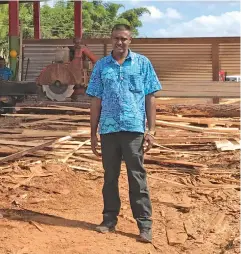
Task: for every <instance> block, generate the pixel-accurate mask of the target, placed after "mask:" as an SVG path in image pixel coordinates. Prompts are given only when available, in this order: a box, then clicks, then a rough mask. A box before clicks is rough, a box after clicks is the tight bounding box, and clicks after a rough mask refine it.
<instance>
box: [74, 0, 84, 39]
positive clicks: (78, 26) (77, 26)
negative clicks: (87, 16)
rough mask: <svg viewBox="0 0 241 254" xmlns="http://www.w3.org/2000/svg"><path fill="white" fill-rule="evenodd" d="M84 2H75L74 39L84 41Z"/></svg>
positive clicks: (77, 0)
mask: <svg viewBox="0 0 241 254" xmlns="http://www.w3.org/2000/svg"><path fill="white" fill-rule="evenodd" d="M82 33H83V31H82V1H79V0H76V1H75V2H74V37H75V38H80V39H82Z"/></svg>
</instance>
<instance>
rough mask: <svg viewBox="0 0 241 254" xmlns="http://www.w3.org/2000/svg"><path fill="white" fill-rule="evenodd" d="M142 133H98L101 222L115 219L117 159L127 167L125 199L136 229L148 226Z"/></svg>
mask: <svg viewBox="0 0 241 254" xmlns="http://www.w3.org/2000/svg"><path fill="white" fill-rule="evenodd" d="M143 139H144V135H143V134H142V133H135V132H117V133H110V134H103V135H101V150H102V162H103V167H104V170H105V175H104V186H103V191H102V192H103V199H104V210H103V217H104V220H105V221H110V220H111V221H115V222H117V216H118V214H119V212H120V207H121V202H120V196H119V187H118V178H119V175H120V169H121V160H122V158H123V159H124V161H125V163H126V167H127V174H128V182H129V198H130V203H131V209H132V214H133V217H134V218H135V219H136V221H137V225H138V227H139V229H142V228H151V226H152V220H151V215H152V207H151V201H150V196H149V191H148V188H147V182H146V171H145V169H144V167H143V148H142V146H143Z"/></svg>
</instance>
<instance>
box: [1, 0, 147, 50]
mask: <svg viewBox="0 0 241 254" xmlns="http://www.w3.org/2000/svg"><path fill="white" fill-rule="evenodd" d="M82 5H83V11H82V16H83V37H84V38H105V37H109V36H110V31H111V28H112V27H113V25H114V24H117V23H124V24H128V25H130V26H131V28H132V29H133V36H138V28H139V27H141V26H142V23H141V21H140V17H141V16H142V15H143V14H144V13H149V11H148V9H146V8H135V9H131V10H128V11H124V5H122V4H116V3H109V2H108V3H103V2H102V1H93V2H87V1H83V2H82ZM121 11H123V12H121ZM0 13H1V15H0V55H1V54H4V55H7V51H8V5H7V4H1V5H0ZM40 17H41V35H42V38H63V39H64V38H73V37H74V3H73V2H70V1H64V0H60V1H58V2H56V4H55V5H54V6H53V7H50V6H48V5H47V1H45V2H44V4H43V5H42V6H41V10H40ZM20 22H21V25H22V33H23V38H24V39H27V38H33V34H34V29H33V27H34V25H33V8H32V3H21V4H20Z"/></svg>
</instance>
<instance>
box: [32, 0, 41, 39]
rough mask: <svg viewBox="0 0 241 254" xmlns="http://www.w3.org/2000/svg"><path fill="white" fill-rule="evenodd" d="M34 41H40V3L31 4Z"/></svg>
mask: <svg viewBox="0 0 241 254" xmlns="http://www.w3.org/2000/svg"><path fill="white" fill-rule="evenodd" d="M33 23H34V39H37V40H38V39H40V38H41V35H40V1H34V2H33Z"/></svg>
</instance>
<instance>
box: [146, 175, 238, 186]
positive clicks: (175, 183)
mask: <svg viewBox="0 0 241 254" xmlns="http://www.w3.org/2000/svg"><path fill="white" fill-rule="evenodd" d="M148 178H151V179H155V180H160V181H163V182H165V183H168V185H169V186H172V185H173V186H176V187H181V188H187V189H199V188H202V189H240V185H235V184H199V185H196V186H193V185H191V184H186V185H185V184H181V183H178V182H174V181H171V180H168V179H165V178H161V177H157V176H152V175H149V174H148Z"/></svg>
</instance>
